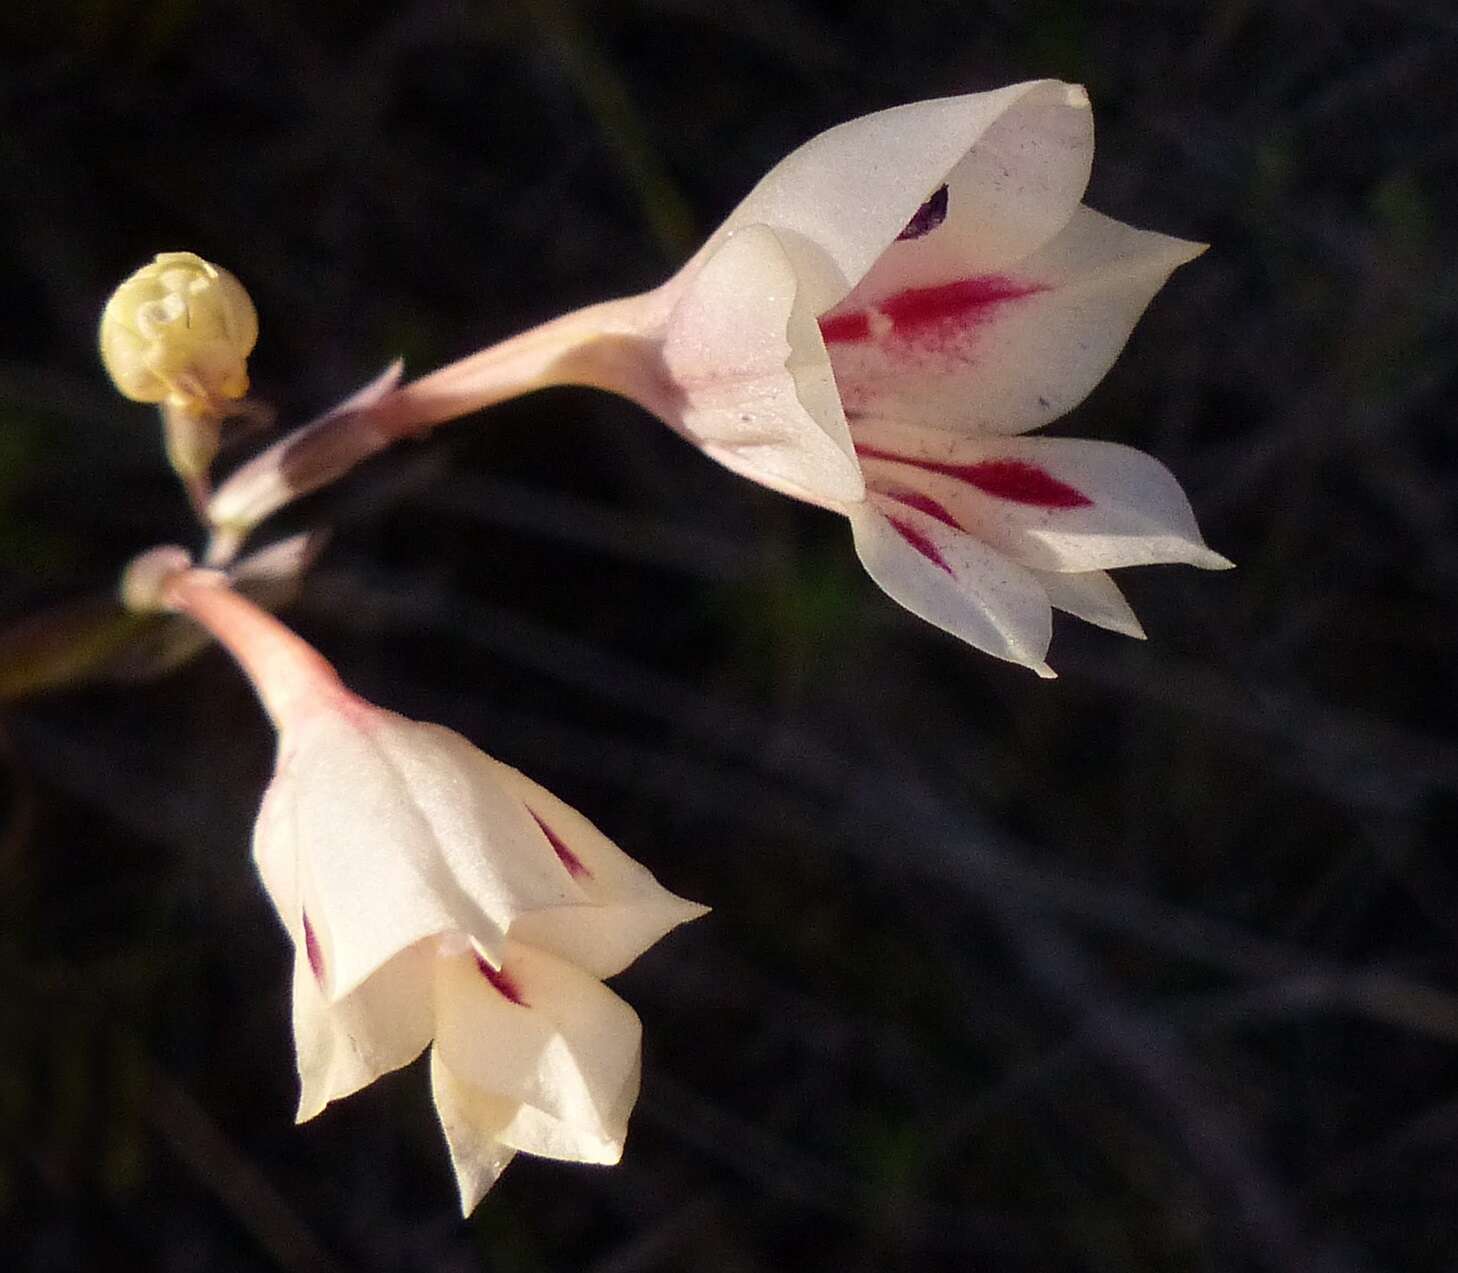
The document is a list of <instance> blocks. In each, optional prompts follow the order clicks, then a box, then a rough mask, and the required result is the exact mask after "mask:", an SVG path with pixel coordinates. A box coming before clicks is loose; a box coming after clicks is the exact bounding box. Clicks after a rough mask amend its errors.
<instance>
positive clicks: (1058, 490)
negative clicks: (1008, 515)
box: [955, 460, 1093, 508]
mask: <svg viewBox="0 0 1458 1273" xmlns="http://www.w3.org/2000/svg"><path fill="white" fill-rule="evenodd" d="M961 467H962V468H963V469H965V470H967V472H966V473H965V475H963V474H961V473H958V474H956V475H955V476H961V477H962V480H963V481H966V482H971V483H972V485H973V486H975V487H976V488H977V489H978V490H979V491H985V492H986V493H987V494H988V495H995V496H997V498H998V499H1006V500H1012V501H1013V502H1014V503H1016V504H1036V505H1037V506H1038V507H1039V508H1088V507H1089V506H1090V505H1092V504H1093V500H1091V499H1089V497H1088V496H1087V495H1085V494H1084V493H1083V492H1082V491H1080V490H1078V489H1077V488H1076V487H1073V486H1069V485H1068V483H1067V482H1060V481H1059V480H1058V479H1057V478H1056V477H1054V476H1053V475H1052V474H1051V473H1049V472H1048V471H1047V470H1046V469H1040V468H1039V467H1038V466H1037V465H1036V464H1029V463H1027V462H1026V461H1025V460H984V461H983V462H982V463H981V464H966V465H963V466H961Z"/></svg>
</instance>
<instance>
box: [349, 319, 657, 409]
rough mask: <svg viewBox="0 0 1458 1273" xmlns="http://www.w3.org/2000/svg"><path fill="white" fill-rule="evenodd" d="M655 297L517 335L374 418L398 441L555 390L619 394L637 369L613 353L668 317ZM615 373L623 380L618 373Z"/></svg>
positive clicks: (386, 404)
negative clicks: (588, 387) (537, 392)
mask: <svg viewBox="0 0 1458 1273" xmlns="http://www.w3.org/2000/svg"><path fill="white" fill-rule="evenodd" d="M660 308H661V306H660V305H658V304H657V303H656V296H655V294H654V293H647V294H645V295H643V296H629V297H626V298H624V299H622V300H616V301H604V302H603V303H602V304H600V305H589V306H588V307H587V308H586V309H580V310H577V311H576V312H574V313H571V314H564V315H563V316H562V317H561V318H555V319H553V320H552V321H551V322H548V323H543V324H542V325H541V326H540V327H534V328H532V329H531V330H530V331H525V332H522V333H521V334H520V335H518V336H512V337H510V338H509V339H507V340H504V341H502V342H501V343H500V344H497V345H492V346H490V347H488V348H486V349H482V350H480V351H478V352H477V353H474V354H470V355H468V356H467V357H465V358H460V359H457V360H456V361H455V362H453V363H448V364H447V365H446V366H444V367H441V368H440V369H439V370H437V371H432V372H431V373H430V374H429V375H426V376H421V378H420V379H419V380H413V381H411V382H410V383H409V384H408V385H402V386H401V387H400V388H399V389H396V390H395V391H394V392H392V393H390V394H388V395H386V397H385V398H384V399H382V400H381V402H380V403H379V405H378V406H376V407H375V408H373V409H372V411H371V412H370V414H371V417H372V419H373V421H374V424H375V427H376V428H378V429H380V430H381V431H382V432H383V433H385V434H387V435H389V437H391V438H398V437H404V436H408V435H410V434H414V433H418V432H419V431H421V430H423V429H428V428H431V427H433V426H434V425H437V424H442V423H444V422H445V421H447V420H454V419H456V418H457V417H459V416H463V415H467V414H469V413H470V412H472V411H479V410H481V409H482V408H483V407H489V406H493V405H495V404H496V403H498V402H503V401H505V400H506V399H508V398H515V397H519V396H520V395H521V394H524V393H530V392H532V391H533V390H534V389H545V388H548V387H551V386H554V385H592V386H596V387H598V388H608V389H617V390H619V391H621V390H622V389H623V388H624V387H625V386H624V385H623V384H622V379H623V378H628V380H629V385H628V386H626V387H629V388H630V387H631V381H632V379H633V378H635V374H636V369H635V368H634V367H632V366H630V365H623V366H616V365H615V362H616V360H615V358H614V356H613V354H612V353H610V352H609V353H606V355H605V352H604V350H603V349H602V348H600V346H601V345H604V344H605V345H606V346H607V347H608V349H609V350H618V351H620V352H621V349H622V341H623V340H624V339H629V340H631V339H632V338H634V337H643V336H646V335H649V334H650V333H651V330H652V328H653V327H654V326H655V325H656V323H657V322H659V321H661V320H662V318H664V317H666V315H662V314H657V313H655V311H656V310H658V309H660ZM614 373H621V374H620V375H619V374H614Z"/></svg>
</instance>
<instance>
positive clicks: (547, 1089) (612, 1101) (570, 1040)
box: [435, 941, 642, 1163]
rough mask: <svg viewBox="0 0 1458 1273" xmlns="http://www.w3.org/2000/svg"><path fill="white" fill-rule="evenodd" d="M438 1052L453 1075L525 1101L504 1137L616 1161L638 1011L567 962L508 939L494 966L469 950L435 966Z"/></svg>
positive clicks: (532, 1149)
mask: <svg viewBox="0 0 1458 1273" xmlns="http://www.w3.org/2000/svg"><path fill="white" fill-rule="evenodd" d="M435 998H436V1050H437V1052H438V1053H439V1055H440V1061H441V1064H442V1065H444V1066H445V1067H446V1068H447V1069H448V1070H449V1071H450V1072H451V1076H452V1078H454V1079H455V1081H456V1082H457V1083H458V1084H460V1085H462V1086H463V1087H466V1088H469V1089H471V1090H473V1091H478V1092H480V1093H483V1094H486V1095H490V1096H495V1097H499V1098H501V1099H502V1100H505V1101H507V1102H510V1103H512V1104H514V1105H517V1106H519V1107H520V1108H519V1109H517V1110H516V1111H515V1112H514V1114H513V1116H512V1119H511V1121H510V1122H509V1123H508V1124H507V1125H506V1126H505V1127H503V1128H501V1129H500V1131H499V1133H493V1134H497V1135H498V1136H499V1139H500V1140H501V1141H502V1142H503V1143H504V1144H507V1145H510V1146H511V1147H513V1148H515V1149H521V1150H525V1151H526V1152H528V1153H533V1154H541V1155H544V1156H546V1157H551V1158H562V1159H568V1160H571V1161H576V1162H597V1163H612V1162H616V1161H617V1160H618V1158H619V1157H620V1156H621V1154H622V1149H623V1138H624V1136H625V1135H626V1133H627V1115H628V1111H629V1109H631V1106H632V1097H633V1096H635V1095H636V1092H637V1081H638V1080H637V1074H638V1061H639V1048H640V1043H641V1033H642V1027H641V1026H640V1024H639V1022H638V1017H637V1014H636V1013H634V1011H633V1010H632V1008H630V1007H629V1006H628V1005H627V1004H626V1003H624V1002H623V1001H622V1000H621V999H619V998H618V997H617V995H615V994H613V992H612V991H611V990H609V989H608V988H607V987H606V986H604V985H603V984H602V983H601V982H600V981H597V980H596V979H595V978H593V977H590V976H588V975H587V974H586V973H584V972H582V971H581V970H580V969H578V968H575V967H573V966H572V965H571V964H569V963H567V962H565V961H564V960H561V959H558V958H556V957H555V956H554V955H549V954H547V953H546V952H545V951H539V950H536V949H534V948H533V947H531V946H527V945H525V944H523V943H520V942H515V941H513V942H509V943H508V944H507V948H506V957H505V959H504V960H503V961H502V964H501V969H500V971H499V972H497V973H494V974H492V973H490V972H489V970H487V969H485V968H484V967H483V964H482V963H481V962H479V961H478V960H477V959H476V958H475V957H473V956H472V955H470V954H467V955H463V956H457V957H442V958H441V959H439V961H438V963H437V972H436V996H435Z"/></svg>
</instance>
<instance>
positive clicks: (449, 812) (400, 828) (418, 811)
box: [254, 708, 582, 1000]
mask: <svg viewBox="0 0 1458 1273" xmlns="http://www.w3.org/2000/svg"><path fill="white" fill-rule="evenodd" d="M266 812H267V814H268V816H266V817H264V816H260V819H259V822H258V826H257V829H256V831H255V836H254V855H255V858H256V860H257V862H258V865H259V870H260V873H261V874H262V875H263V877H264V880H265V883H266V884H267V885H268V887H269V891H270V893H271V894H273V895H274V896H275V899H276V901H277V900H278V899H280V898H285V899H286V900H287V902H288V905H290V906H296V907H298V910H297V912H296V913H291V914H284V915H283V918H284V923H285V925H286V926H287V927H288V928H289V931H290V935H291V936H293V938H294V941H295V944H296V945H297V944H299V943H300V942H301V940H302V929H301V925H302V917H303V916H304V915H307V916H308V919H309V922H310V924H311V926H312V930H313V933H314V937H315V941H316V943H317V946H318V952H319V955H320V956H321V963H322V969H323V974H322V975H323V983H324V985H325V987H326V994H327V996H328V997H329V998H330V999H332V1000H338V999H341V998H343V997H344V996H346V995H348V994H349V993H350V992H351V991H353V990H354V989H355V987H356V986H358V985H360V984H361V983H362V982H363V981H364V980H365V979H366V978H368V977H369V976H370V975H371V974H372V973H374V972H375V970H376V969H378V968H379V967H381V966H382V965H383V964H384V963H386V962H387V961H388V960H390V959H391V958H393V957H394V956H395V955H396V954H398V953H399V952H400V951H402V950H404V949H406V948H407V947H409V946H411V945H413V944H415V943H416V942H418V941H420V940H422V939H423V938H426V937H429V936H432V935H435V934H438V933H446V932H456V931H460V932H466V933H470V934H472V935H473V936H475V937H476V938H477V939H478V940H480V941H482V942H485V943H487V944H488V945H490V946H491V947H492V949H493V950H499V949H500V947H501V945H502V944H503V942H504V940H505V932H506V929H507V928H508V927H509V926H510V924H511V921H512V920H513V919H515V918H516V916H517V915H518V914H521V913H523V912H525V911H529V910H535V909H539V908H541V907H544V906H560V905H563V904H566V903H569V902H578V901H581V900H582V895H581V893H580V891H579V890H578V889H577V887H576V885H575V884H574V883H573V882H572V879H571V877H570V876H569V875H568V874H567V872H566V870H565V869H564V868H563V867H562V865H561V863H560V862H559V861H558V860H557V858H556V855H555V854H553V853H551V852H550V850H546V851H544V849H543V846H542V843H541V836H540V835H539V833H538V832H537V829H536V826H535V824H534V823H532V821H531V819H530V818H529V817H528V816H527V815H526V814H525V812H524V811H523V810H522V808H521V806H520V803H519V802H518V801H516V800H514V799H513V798H512V797H511V796H510V795H509V793H507V792H506V791H505V790H504V789H503V788H501V786H500V784H499V783H498V782H497V781H496V778H495V775H494V772H493V771H492V769H491V767H490V764H489V762H488V761H487V760H486V758H485V757H484V756H483V755H482V754H481V753H480V752H479V751H478V750H477V749H476V748H474V747H472V746H471V745H470V743H468V742H467V741H466V740H465V739H463V738H461V737H460V736H459V735H458V734H454V733H452V732H451V731H450V730H446V729H442V728H440V727H439V726H434V725H422V724H417V723H416V722H413V721H407V720H405V719H404V718H403V717H400V716H396V715H394V713H391V712H384V711H380V710H379V709H374V708H364V709H363V710H362V711H360V712H356V713H352V714H351V713H345V712H335V711H331V712H318V713H313V714H311V715H310V716H309V717H307V718H306V719H305V720H303V721H302V722H300V723H299V724H298V725H297V726H294V725H291V726H290V727H289V728H288V729H287V730H286V731H285V732H284V734H283V735H282V736H281V739H280V764H279V770H278V773H277V774H276V775H275V777H274V780H273V782H272V783H271V784H270V788H269V794H268V799H267V810H266ZM281 914H283V911H282V908H281Z"/></svg>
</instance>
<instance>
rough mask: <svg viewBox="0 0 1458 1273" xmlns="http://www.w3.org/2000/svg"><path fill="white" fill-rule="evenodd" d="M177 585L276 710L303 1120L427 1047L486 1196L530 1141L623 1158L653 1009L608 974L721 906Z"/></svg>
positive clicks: (261, 625) (267, 799) (272, 849)
mask: <svg viewBox="0 0 1458 1273" xmlns="http://www.w3.org/2000/svg"><path fill="white" fill-rule="evenodd" d="M164 564H165V563H164ZM134 591H137V592H138V595H140V590H139V589H138V590H134ZM161 595H162V597H163V598H164V599H165V602H166V604H168V605H170V606H171V607H173V608H175V609H178V610H180V611H182V612H183V613H185V614H188V615H190V616H191V617H193V618H194V619H197V620H198V621H199V622H201V623H203V624H204V625H205V626H206V627H208V628H209V630H210V631H212V632H213V634H214V635H215V636H217V637H219V639H221V640H222V641H223V642H224V643H225V644H226V645H228V647H229V649H230V650H231V651H232V652H233V654H234V655H235V657H237V658H238V660H239V662H240V663H241V664H242V665H243V667H244V670H245V671H246V672H247V673H248V675H249V676H250V678H251V679H252V680H253V683H254V685H255V687H256V688H257V690H258V692H259V695H260V697H261V698H262V699H263V702H264V705H265V707H266V708H267V709H268V712H269V714H270V716H271V717H272V718H273V721H274V724H275V726H276V727H277V729H278V761H277V766H276V768H275V772H274V776H273V779H272V781H271V782H270V783H269V786H268V790H267V792H266V793H265V795H264V799H263V806H262V808H261V810H260V811H259V816H258V822H257V826H256V828H255V832H254V838H253V852H254V859H255V861H256V863H257V866H258V870H259V874H260V876H261V877H262V880H263V883H264V887H265V888H266V890H267V892H268V895H269V897H270V899H271V900H272V902H273V904H274V907H275V909H276V910H277V911H278V914H279V918H280V919H281V920H282V921H283V925H284V927H285V929H286V930H287V932H288V935H289V937H290V938H291V939H292V941H293V944H294V952H295V955H294V974H293V1020H294V1036H295V1043H296V1046H297V1051H298V1068H299V1078H300V1084H301V1091H300V1097H299V1111H298V1117H299V1119H300V1121H302V1120H305V1119H308V1118H312V1117H313V1116H314V1115H315V1114H317V1113H319V1111H320V1110H322V1109H323V1108H324V1106H325V1105H326V1104H328V1103H329V1102H330V1101H334V1100H338V1099H339V1098H340V1097H344V1096H348V1095H349V1094H350V1093H352V1092H355V1091H358V1090H359V1089H360V1088H361V1087H364V1086H365V1085H366V1084H368V1083H371V1082H373V1081H374V1080H375V1079H376V1078H378V1077H379V1076H380V1075H382V1074H385V1073H387V1072H389V1071H391V1070H394V1069H397V1068H399V1067H400V1066H403V1065H406V1064H408V1063H409V1062H410V1061H411V1060H413V1059H414V1058H415V1057H416V1056H418V1055H419V1054H420V1053H421V1052H422V1051H424V1050H425V1048H426V1047H427V1046H429V1047H430V1048H431V1077H432V1084H433V1088H434V1093H435V1101H436V1107H437V1109H438V1111H439V1114H440V1119H441V1124H442V1126H443V1127H444V1129H445V1133H446V1139H447V1142H448V1144H449V1147H450V1152H451V1158H452V1161H453V1163H454V1165H455V1170H456V1177H457V1181H458V1184H459V1187H460V1193H461V1204H462V1207H463V1208H464V1209H465V1210H466V1211H467V1212H469V1211H470V1209H471V1208H472V1207H473V1206H474V1205H475V1204H476V1202H477V1201H478V1200H479V1199H480V1197H481V1195H482V1194H484V1193H485V1191H486V1190H487V1189H488V1188H489V1187H490V1186H491V1184H492V1182H493V1181H495V1179H496V1177H497V1176H498V1175H499V1174H500V1173H501V1171H502V1169H503V1168H504V1167H505V1165H506V1163H507V1162H508V1161H510V1159H511V1157H512V1155H513V1154H514V1153H516V1152H517V1151H518V1150H521V1151H525V1152H527V1153H533V1154H540V1155H544V1156H546V1157H551V1158H560V1159H567V1160H572V1161H578V1162H593V1163H612V1162H616V1161H617V1160H618V1158H619V1156H620V1155H621V1153H622V1149H623V1138H624V1136H625V1134H626V1131H627V1119H628V1114H629V1112H630V1111H631V1109H632V1107H633V1103H634V1101H635V1099H636V1097H637V1092H638V1064H639V1043H640V1029H641V1027H640V1025H639V1022H638V1018H637V1016H636V1014H635V1013H634V1012H633V1010H632V1009H631V1008H630V1007H629V1006H628V1005H627V1004H626V1003H624V1002H623V1001H622V1000H621V999H619V998H618V997H617V996H616V995H615V994H613V993H612V991H610V990H609V989H607V987H606V986H604V985H603V984H602V981H601V979H602V978H604V977H609V976H612V975H613V974H614V973H617V972H620V971H622V969H624V968H625V967H627V965H628V964H630V963H631V962H632V961H633V960H634V959H635V958H637V956H638V955H640V954H642V953H643V951H645V950H647V949H648V947H650V946H652V945H653V944H654V943H655V942H656V941H657V940H658V939H659V938H660V937H662V936H663V935H664V934H665V933H667V932H668V931H669V930H670V929H672V928H674V927H676V926H677V925H678V924H681V923H683V922H685V921H686V920H690V919H694V918H696V917H697V916H699V915H702V914H703V913H704V911H705V909H706V908H705V907H702V906H699V905H697V904H695V903H693V902H688V901H685V900H684V899H683V898H680V897H676V896H674V895H673V894H672V893H669V892H668V891H667V890H665V889H664V888H662V887H661V886H660V885H659V884H658V882H657V881H656V880H655V879H654V878H653V876H652V875H651V874H650V873H649V872H648V871H647V870H646V869H645V868H644V867H642V866H640V865H639V864H638V863H637V862H634V861H633V860H632V859H631V858H630V857H628V856H627V855H626V854H625V853H623V852H622V850H620V849H619V848H617V846H616V845H614V844H613V843H612V842H611V841H610V840H608V839H607V838H606V837H605V836H604V835H602V834H601V833H600V832H599V831H598V830H597V829H596V828H595V827H593V826H592V824H591V823H590V822H588V821H587V819H585V818H584V817H582V815H581V814H579V813H577V812H575V811H574V810H573V809H571V808H569V807H568V806H567V805H565V804H563V803H562V802H561V801H560V800H558V799H557V798H556V797H555V796H553V795H551V794H550V793H549V792H547V791H546V790H544V789H543V788H542V787H539V786H537V785H536V784H535V783H534V782H532V781H530V780H529V779H528V778H526V777H524V776H523V775H522V774H520V773H518V772H517V771H516V770H514V769H511V768H509V767H508V766H506V765H503V764H501V763H500V762H498V761H495V760H492V759H491V758H490V757H489V756H487V755H485V754H484V753H483V752H481V751H479V750H478V749H477V748H475V747H474V746H472V745H471V744H470V743H469V742H467V741H466V739H464V738H463V737H461V735H459V734H457V733H455V732H454V731H452V730H449V729H445V728H443V727H442V726H439V725H430V724H422V723H420V722H417V721H411V720H407V719H405V718H404V717H402V716H398V715H396V714H395V713H393V712H389V711H385V710H384V709H382V708H378V707H375V706H372V705H371V704H369V703H366V702H365V701H364V700H363V699H360V698H359V697H358V696H356V695H354V694H352V693H351V692H350V691H349V690H347V689H346V688H345V687H344V686H343V685H342V684H341V683H340V682H339V679H338V677H337V676H336V675H335V674H334V671H333V669H332V668H331V667H330V666H329V665H328V664H327V663H326V662H325V661H324V660H323V659H322V658H321V657H320V656H319V655H318V654H317V653H316V652H315V651H314V650H313V649H312V648H311V647H309V646H307V645H306V644H305V643H304V642H302V641H301V640H300V639H299V638H298V637H297V636H295V635H294V634H293V633H292V632H290V631H289V630H288V629H287V628H285V627H283V625H282V624H280V623H279V622H278V621H277V620H276V619H274V618H273V617H272V616H270V615H268V614H267V613H265V612H264V611H262V610H260V609H259V608H258V607H256V606H254V605H253V604H252V603H251V602H249V601H247V600H245V599H244V598H242V597H240V596H239V595H238V594H236V593H234V592H232V591H231V590H229V589H228V588H226V587H225V586H223V585H222V584H221V583H219V582H218V580H217V577H216V576H212V575H210V574H208V573H207V572H202V571H184V572H182V573H181V574H177V575H174V576H173V577H172V578H171V580H170V581H169V582H168V583H166V584H165V585H163V587H162V589H161Z"/></svg>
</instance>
